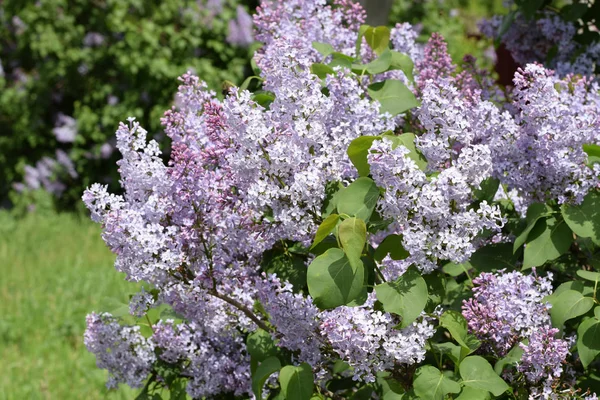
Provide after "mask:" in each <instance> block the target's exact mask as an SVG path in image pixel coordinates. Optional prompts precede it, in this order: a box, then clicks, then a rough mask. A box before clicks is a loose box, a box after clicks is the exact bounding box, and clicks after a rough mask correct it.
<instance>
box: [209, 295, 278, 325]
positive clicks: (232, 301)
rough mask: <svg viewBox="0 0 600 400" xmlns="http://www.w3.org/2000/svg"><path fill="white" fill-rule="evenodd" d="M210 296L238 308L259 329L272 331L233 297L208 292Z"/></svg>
mask: <svg viewBox="0 0 600 400" xmlns="http://www.w3.org/2000/svg"><path fill="white" fill-rule="evenodd" d="M208 294H210V295H212V296H215V297H216V298H218V299H221V300H223V301H224V302H226V303H228V304H231V305H232V306H234V307H235V308H237V309H238V310H240V311H241V312H243V313H244V314H246V316H247V317H248V318H250V319H251V320H252V321H253V322H254V323H255V324H256V325H258V327H259V328H261V329H263V330H265V331H267V332H270V331H271V329H270V328H269V327H268V326H267V325H265V323H264V322H263V321H261V320H260V319H258V317H257V316H256V315H254V313H253V312H252V311H250V310H249V309H248V308H247V307H246V306H245V305H243V304H242V303H240V302H239V301H237V300H235V299H232V298H231V297H229V296H226V295H224V294H220V293H218V292H217V291H216V290H211V291H209V292H208Z"/></svg>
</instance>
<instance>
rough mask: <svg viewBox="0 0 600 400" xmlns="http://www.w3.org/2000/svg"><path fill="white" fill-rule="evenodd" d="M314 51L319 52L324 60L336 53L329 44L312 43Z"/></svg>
mask: <svg viewBox="0 0 600 400" xmlns="http://www.w3.org/2000/svg"><path fill="white" fill-rule="evenodd" d="M312 47H313V49H315V50H317V51H318V52H319V53H320V54H321V55H322V56H323V58H325V57H327V56H328V55H330V54H333V53H335V49H334V48H333V46H332V45H330V44H329V43H321V42H312Z"/></svg>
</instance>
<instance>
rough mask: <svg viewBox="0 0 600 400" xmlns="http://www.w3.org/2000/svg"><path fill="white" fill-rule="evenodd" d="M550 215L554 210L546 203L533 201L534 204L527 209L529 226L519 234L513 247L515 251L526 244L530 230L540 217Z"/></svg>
mask: <svg viewBox="0 0 600 400" xmlns="http://www.w3.org/2000/svg"><path fill="white" fill-rule="evenodd" d="M550 215H552V210H551V209H550V208H549V207H548V206H546V205H545V204H542V203H533V204H532V205H530V206H529V208H528V209H527V217H526V221H527V226H526V227H525V229H524V230H523V232H521V233H520V234H519V236H517V238H516V239H515V244H514V247H513V252H514V253H516V252H517V250H518V249H519V248H520V247H521V246H523V245H524V244H525V242H526V241H527V236H528V235H529V232H531V230H532V229H533V227H534V226H535V224H536V223H537V222H538V220H539V219H540V218H543V217H548V216H550Z"/></svg>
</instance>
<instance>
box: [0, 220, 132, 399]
mask: <svg viewBox="0 0 600 400" xmlns="http://www.w3.org/2000/svg"><path fill="white" fill-rule="evenodd" d="M113 261H114V256H113V255H112V254H111V253H110V251H109V250H108V249H107V248H106V246H105V245H104V242H103V241H102V239H101V238H100V227H99V226H98V225H96V224H93V223H92V222H91V221H89V220H87V219H86V218H85V217H78V216H76V215H70V214H61V215H47V216H41V215H35V214H32V215H29V216H27V217H26V218H24V219H18V220H16V219H13V218H11V217H10V216H8V214H6V213H2V212H0V399H2V400H4V399H6V400H10V399H19V400H21V399H104V398H108V399H131V398H134V397H135V391H132V390H131V389H128V388H125V387H122V388H121V389H120V390H119V391H117V392H114V391H113V392H108V391H107V390H106V388H105V386H104V383H105V380H106V374H107V373H106V371H104V370H100V369H98V368H97V367H96V361H95V357H94V356H93V355H91V354H90V353H88V352H87V350H86V348H85V346H84V344H83V331H84V329H85V316H86V314H87V313H89V312H91V311H93V310H101V309H106V308H107V306H106V304H108V302H107V299H109V298H114V297H117V298H120V299H127V296H128V294H129V293H132V292H134V291H135V289H136V285H134V284H132V283H129V282H126V281H125V280H124V279H123V275H122V274H120V273H118V272H116V271H115V269H114V267H113Z"/></svg>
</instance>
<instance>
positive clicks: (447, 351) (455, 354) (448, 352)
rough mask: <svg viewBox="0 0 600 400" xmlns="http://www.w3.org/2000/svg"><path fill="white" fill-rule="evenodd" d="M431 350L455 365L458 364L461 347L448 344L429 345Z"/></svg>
mask: <svg viewBox="0 0 600 400" xmlns="http://www.w3.org/2000/svg"><path fill="white" fill-rule="evenodd" d="M430 346H431V348H432V349H433V350H434V351H437V352H438V353H439V354H441V355H444V356H447V357H448V358H450V359H451V360H452V362H453V363H454V364H456V365H458V364H460V359H461V349H462V348H461V347H460V346H457V345H455V344H454V343H450V342H443V343H435V342H433V343H430Z"/></svg>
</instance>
